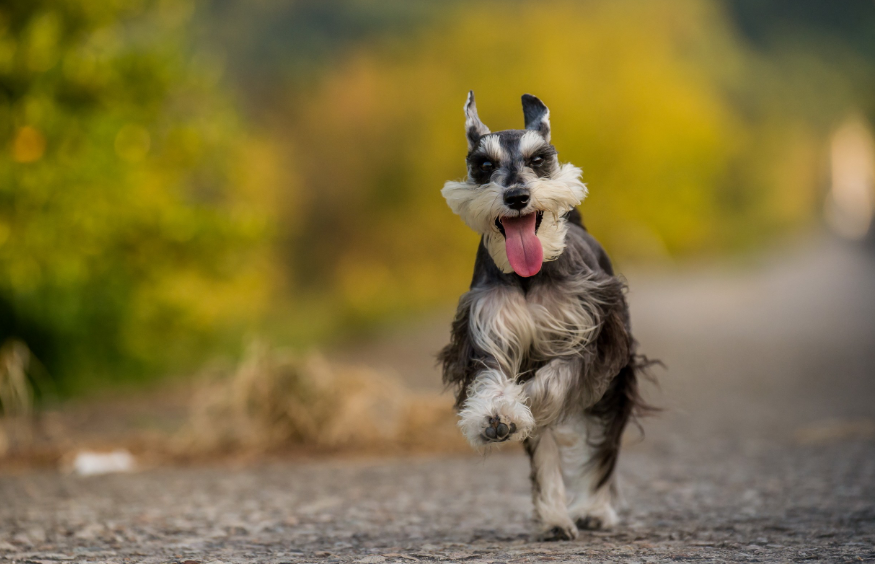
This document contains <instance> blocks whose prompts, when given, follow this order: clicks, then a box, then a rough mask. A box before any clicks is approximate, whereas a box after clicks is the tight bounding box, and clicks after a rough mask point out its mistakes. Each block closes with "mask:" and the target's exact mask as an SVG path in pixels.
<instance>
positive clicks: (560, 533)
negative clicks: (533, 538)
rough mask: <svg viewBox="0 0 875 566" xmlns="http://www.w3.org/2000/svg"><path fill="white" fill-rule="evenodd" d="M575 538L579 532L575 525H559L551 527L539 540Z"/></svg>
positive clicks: (553, 540)
mask: <svg viewBox="0 0 875 566" xmlns="http://www.w3.org/2000/svg"><path fill="white" fill-rule="evenodd" d="M575 538H577V533H576V532H575V531H574V529H573V527H560V526H559V525H556V526H555V527H550V528H549V529H547V530H546V531H544V532H543V533H541V534H540V536H538V540H542V541H544V542H556V541H561V540H574V539H575Z"/></svg>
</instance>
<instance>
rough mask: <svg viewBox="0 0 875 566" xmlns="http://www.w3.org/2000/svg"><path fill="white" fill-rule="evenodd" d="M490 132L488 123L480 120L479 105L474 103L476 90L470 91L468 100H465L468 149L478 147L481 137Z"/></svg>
mask: <svg viewBox="0 0 875 566" xmlns="http://www.w3.org/2000/svg"><path fill="white" fill-rule="evenodd" d="M488 133H489V128H487V127H486V124H484V123H483V122H481V121H480V117H479V116H478V115H477V105H476V104H474V91H473V90H472V91H469V92H468V100H466V101H465V134H466V135H467V136H468V151H471V150H472V149H474V148H475V147H477V143H478V142H479V141H480V138H481V137H483V136H485V135H486V134H488Z"/></svg>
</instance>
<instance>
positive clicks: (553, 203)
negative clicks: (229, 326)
mask: <svg viewBox="0 0 875 566" xmlns="http://www.w3.org/2000/svg"><path fill="white" fill-rule="evenodd" d="M523 112H524V117H525V121H526V130H506V131H502V132H495V133H492V132H491V131H490V130H489V128H487V127H486V126H485V125H484V124H483V123H482V122H481V121H480V119H479V117H478V115H477V110H476V106H475V104H474V96H473V93H471V94H469V97H468V101H467V102H466V104H465V117H466V122H465V126H466V134H467V139H468V150H469V151H468V156H467V163H468V177H467V179H465V180H462V181H450V182H447V183H446V184H445V185H444V188H443V191H442V193H443V195H444V197H445V199H446V201H447V204H449V206H450V208H451V209H452V210H453V212H455V213H456V214H458V215H459V216H460V217H461V218H462V219H463V220H464V221H465V223H466V224H467V225H468V226H470V227H471V228H472V229H474V230H475V231H476V232H478V233H479V234H480V235H481V236H482V239H481V242H480V246H479V248H478V250H477V258H476V262H475V267H474V276H473V279H472V281H471V289H470V291H468V292H467V293H465V294H464V295H463V296H462V298H461V299H460V301H459V307H458V310H457V312H456V318H455V320H454V322H453V325H452V333H451V340H450V344H449V345H448V346H446V347H445V348H444V349H443V350H442V351H441V353H440V355H439V359H440V362H441V364H442V367H443V378H444V382H445V383H446V384H447V385H448V386H450V387H452V388H454V390H455V393H456V407H457V409H458V411H459V417H460V421H459V426H460V428H461V429H462V432H463V434H464V435H465V437H466V438H467V439H468V441H469V442H470V443H471V445H472V446H474V447H475V448H477V449H480V450H485V449H488V448H489V447H491V446H494V445H495V444H497V443H499V442H506V441H513V440H522V441H523V442H524V444H525V448H526V451H527V453H528V454H529V456H530V459H531V464H532V493H533V496H532V497H533V502H534V506H535V519H536V522H537V523H538V535H539V536H540V538H542V539H546V540H555V539H571V538H574V537H575V536H577V533H578V529H581V528H607V527H610V526H613V525H614V524H616V522H617V514H616V511H615V509H614V506H615V499H616V493H617V490H616V482H615V478H614V470H615V467H616V462H617V456H618V453H619V447H620V438H621V436H622V434H623V430H624V429H625V427H626V424H627V423H628V422H629V420H630V419H631V418H633V417H634V416H635V415H636V414H638V413H640V412H642V411H643V410H644V409H646V408H647V407H646V406H645V404H644V403H643V402H642V401H641V399H640V397H639V395H638V385H637V383H638V377H639V375H640V374H641V373H642V370H644V368H645V367H646V365H647V364H648V362H647V361H646V359H645V358H643V357H640V356H637V355H636V354H635V341H634V340H633V338H632V334H631V330H630V327H629V312H628V308H627V305H626V300H625V296H624V286H623V284H622V283H621V282H620V280H618V279H617V278H616V277H615V276H614V273H613V269H612V267H611V262H610V260H609V259H608V256H607V254H606V253H605V251H604V250H603V249H602V247H601V246H600V245H599V243H598V242H597V241H596V240H595V239H594V238H593V237H592V236H591V235H590V234H589V233H588V232H587V231H586V229H585V228H584V226H583V222H582V220H581V217H580V214H579V213H578V212H577V209H576V208H575V207H576V206H577V205H578V204H580V202H581V201H582V200H583V199H584V197H585V196H586V187H585V186H584V184H583V183H582V182H581V181H580V174H581V171H580V169H578V168H577V167H574V166H573V165H570V164H560V163H559V161H558V158H557V152H556V149H555V148H554V147H553V146H552V145H551V144H550V122H549V110H547V107H546V106H544V104H543V103H542V102H541V101H540V100H538V99H537V98H535V97H533V96H530V95H525V96H524V97H523ZM511 191H515V194H516V193H519V192H520V191H523V192H525V194H526V195H527V197H528V198H527V200H525V201H523V202H514V201H513V200H512V199H509V198H508V195H509V194H510V192H511ZM530 214H536V215H537V224H535V230H536V232H535V236H536V237H537V242H538V243H539V244H540V246H541V247H542V249H543V263H542V264H541V267H540V271H538V272H537V273H535V274H534V275H532V276H529V277H523V276H520V275H518V274H517V273H515V272H514V267H512V265H511V263H512V262H511V261H510V259H509V256H508V254H509V253H510V252H508V251H507V249H509V248H506V245H505V227H506V226H508V224H506V223H509V222H510V221H512V220H513V219H515V218H517V217H522V216H525V215H530ZM529 218H531V217H530V216H529ZM530 226H531V224H530ZM507 245H508V246H509V245H510V244H507ZM529 245H531V244H529Z"/></svg>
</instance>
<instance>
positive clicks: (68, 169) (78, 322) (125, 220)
mask: <svg viewBox="0 0 875 566" xmlns="http://www.w3.org/2000/svg"><path fill="white" fill-rule="evenodd" d="M192 9H193V6H192V4H191V2H188V1H187V0H173V1H164V0H162V1H139V0H117V1H114V2H93V1H91V0H45V1H33V0H19V1H14V2H11V3H9V2H7V3H4V4H3V6H2V7H0V147H2V148H3V150H2V152H0V310H2V313H0V315H2V317H3V319H2V328H0V332H2V333H3V334H4V335H7V336H9V335H15V336H18V337H20V338H22V339H24V340H25V341H26V342H27V343H28V344H29V345H30V347H31V348H32V349H33V351H34V353H35V354H36V356H37V357H38V358H40V359H41V360H43V362H44V363H45V364H46V365H47V366H48V368H49V371H50V372H51V373H52V375H54V376H56V377H58V378H61V379H62V381H63V380H64V379H66V378H69V377H70V376H71V375H75V377H77V378H78V379H79V381H80V382H83V381H88V380H92V381H99V380H100V379H101V378H104V377H107V376H109V375H112V374H119V373H121V374H125V375H132V374H134V375H135V374H139V373H143V372H155V371H160V370H165V369H167V368H168V367H171V366H172V367H174V368H176V367H178V364H183V365H184V364H187V363H192V362H195V361H197V360H199V359H200V358H201V357H202V356H203V354H204V352H205V350H206V349H207V348H208V347H210V346H214V345H215V344H216V343H217V340H218V339H219V338H220V337H221V336H222V335H223V334H228V333H231V332H233V331H240V330H241V328H243V327H245V326H246V325H248V324H251V323H252V321H254V320H257V318H258V316H259V315H260V314H261V312H263V310H264V309H265V305H266V302H267V300H268V297H269V295H270V293H271V285H272V284H273V282H274V281H273V278H272V272H271V270H270V268H269V267H268V266H269V262H268V248H267V246H268V238H269V236H270V234H271V230H272V225H273V220H272V217H271V214H270V210H269V195H268V194H266V193H264V190H263V189H261V188H259V187H258V186H257V184H256V183H255V182H253V180H252V179H251V178H249V177H248V176H249V172H248V171H245V170H244V169H243V158H244V156H245V152H246V151H248V149H247V148H248V147H249V146H250V145H251V144H250V143H249V141H248V140H247V139H246V138H245V137H244V130H243V129H242V127H241V125H240V124H239V122H238V119H237V116H236V114H235V111H234V109H233V106H232V105H231V103H230V102H229V100H228V99H227V98H226V97H224V96H223V95H222V94H221V93H220V89H219V88H218V87H219V82H218V80H219V77H220V72H221V69H220V67H218V66H217V64H216V62H215V61H213V60H211V59H210V58H209V57H206V56H204V55H203V54H200V55H199V54H197V53H195V54H190V50H189V49H188V46H187V45H186V43H185V41H184V32H185V29H186V25H187V23H188V20H189V18H190V17H191V15H192ZM244 175H247V177H246V178H244ZM264 175H265V173H264V172H258V173H255V174H254V175H253V176H254V177H255V180H263V179H264ZM260 268H264V270H263V272H261V273H257V272H256V270H257V269H260Z"/></svg>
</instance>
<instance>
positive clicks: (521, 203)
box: [504, 189, 529, 210]
mask: <svg viewBox="0 0 875 566" xmlns="http://www.w3.org/2000/svg"><path fill="white" fill-rule="evenodd" d="M504 204H506V205H507V206H509V207H510V208H512V209H514V210H522V209H524V208H525V207H526V206H528V204H529V189H510V190H509V191H507V192H506V193H504Z"/></svg>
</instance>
